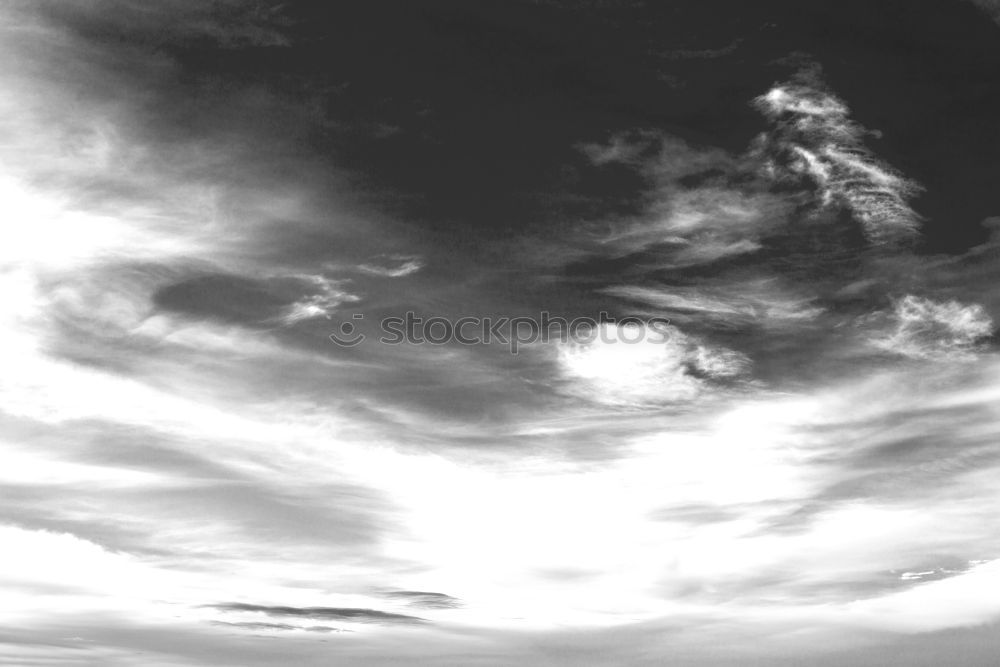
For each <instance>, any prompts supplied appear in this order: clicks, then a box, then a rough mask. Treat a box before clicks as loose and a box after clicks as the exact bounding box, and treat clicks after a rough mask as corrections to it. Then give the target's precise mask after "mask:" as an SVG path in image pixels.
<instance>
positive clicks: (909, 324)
mask: <svg viewBox="0 0 1000 667" xmlns="http://www.w3.org/2000/svg"><path fill="white" fill-rule="evenodd" d="M876 317H879V316H876ZM869 319H872V318H869ZM889 323H890V325H889V326H890V327H891V328H890V330H889V331H887V332H886V333H884V334H882V335H880V336H878V337H876V338H874V339H873V343H874V344H875V345H876V346H877V347H879V348H881V349H883V350H886V351H888V352H892V353H894V354H900V355H903V356H907V357H913V358H918V359H933V358H941V357H956V356H963V355H968V354H969V353H971V352H972V351H974V349H975V345H976V344H977V343H978V342H980V341H981V340H982V339H983V338H985V337H987V336H989V335H990V334H991V333H992V332H993V320H992V319H991V318H990V316H989V315H988V314H987V313H986V311H985V310H984V309H983V307H982V306H980V305H978V304H971V305H964V304H961V303H959V302H958V301H944V302H938V301H934V300H932V299H927V298H924V297H919V296H914V295H907V296H905V297H903V298H902V299H899V300H898V301H896V302H895V304H894V307H893V312H892V314H891V315H890V316H889Z"/></svg>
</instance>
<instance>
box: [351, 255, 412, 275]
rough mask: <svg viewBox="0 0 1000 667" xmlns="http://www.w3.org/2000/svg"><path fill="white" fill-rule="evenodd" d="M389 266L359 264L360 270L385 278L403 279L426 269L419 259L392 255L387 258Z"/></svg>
mask: <svg viewBox="0 0 1000 667" xmlns="http://www.w3.org/2000/svg"><path fill="white" fill-rule="evenodd" d="M385 259H386V260H389V262H390V263H389V264H388V265H387V264H385V263H382V264H359V265H358V270H360V271H363V272H364V273H369V274H371V275H375V276H382V277H385V278H402V277H404V276H408V275H410V274H412V273H416V272H417V271H419V270H420V269H422V268H423V267H424V264H423V262H422V261H421V260H420V259H419V258H417V257H411V256H406V255H392V256H389V257H386V258H385Z"/></svg>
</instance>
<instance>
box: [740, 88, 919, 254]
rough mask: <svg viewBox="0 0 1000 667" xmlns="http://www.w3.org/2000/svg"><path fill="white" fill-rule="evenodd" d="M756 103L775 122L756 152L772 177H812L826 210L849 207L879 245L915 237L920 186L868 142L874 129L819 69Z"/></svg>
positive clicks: (763, 137)
mask: <svg viewBox="0 0 1000 667" xmlns="http://www.w3.org/2000/svg"><path fill="white" fill-rule="evenodd" d="M754 104H755V106H756V107H757V108H758V109H759V110H760V111H761V113H763V114H764V116H765V117H767V118H768V119H769V120H770V121H771V122H772V123H773V124H774V129H773V130H772V131H771V132H768V133H765V134H762V135H761V136H760V137H759V138H758V139H757V142H756V146H755V147H754V149H753V154H755V155H756V156H757V157H758V159H760V160H761V161H762V162H763V167H762V169H763V170H764V172H763V173H764V174H765V176H766V177H767V178H771V179H775V180H776V181H778V182H781V181H790V182H793V183H794V182H796V181H797V180H799V179H802V178H805V179H808V181H809V182H811V183H812V185H813V186H815V188H816V189H817V192H818V194H819V198H820V204H821V205H822V206H824V207H830V206H842V207H844V208H846V209H847V210H848V211H850V212H851V214H852V215H853V216H855V218H856V219H857V220H858V221H859V222H860V223H861V225H862V226H863V228H864V230H865V233H866V235H867V236H868V238H869V239H870V240H871V241H872V242H874V243H883V242H887V241H891V240H894V239H899V238H901V237H906V236H909V235H912V234H913V232H915V230H916V228H917V225H918V223H919V222H920V216H919V215H918V214H917V213H916V212H915V211H914V210H913V209H912V208H911V207H910V205H909V199H911V198H912V197H913V196H914V195H916V194H917V193H918V192H919V191H920V188H919V186H918V185H917V184H916V183H914V182H913V181H910V180H909V179H907V178H905V177H904V176H902V175H901V174H900V173H898V172H897V171H896V170H895V169H893V168H892V167H891V166H889V165H888V164H886V163H884V162H883V161H882V160H880V159H879V158H877V157H876V156H875V154H874V153H872V151H871V150H869V149H868V148H867V147H866V146H865V145H864V137H865V135H866V134H868V132H867V130H865V128H863V127H862V126H860V125H858V124H857V123H855V122H854V121H852V120H851V119H850V117H849V109H848V107H847V105H846V104H845V103H844V102H843V101H842V100H841V99H839V98H838V97H837V96H836V95H834V94H833V93H831V92H830V91H829V90H827V88H826V86H825V85H824V84H823V83H822V82H821V80H820V79H819V75H818V74H817V72H816V71H815V69H806V70H803V71H801V72H799V74H798V75H797V77H796V78H795V79H793V80H792V81H790V82H786V83H780V84H776V85H775V86H774V87H773V88H771V90H769V91H768V92H767V93H765V94H764V95H761V96H760V97H758V98H756V99H755V100H754Z"/></svg>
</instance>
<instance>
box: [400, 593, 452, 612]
mask: <svg viewBox="0 0 1000 667" xmlns="http://www.w3.org/2000/svg"><path fill="white" fill-rule="evenodd" d="M382 595H383V596H384V597H386V598H389V599H390V600H404V601H406V603H407V604H408V605H409V606H411V607H423V608H425V609H457V608H459V607H461V606H462V602H461V600H459V599H458V598H453V597H452V596H450V595H445V594H444V593H428V592H425V591H389V592H387V593H383V594H382Z"/></svg>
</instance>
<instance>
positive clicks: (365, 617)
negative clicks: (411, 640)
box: [208, 602, 426, 625]
mask: <svg viewBox="0 0 1000 667" xmlns="http://www.w3.org/2000/svg"><path fill="white" fill-rule="evenodd" d="M208 606H210V607H212V608H213V609H218V610H219V611H234V612H237V611H238V612H251V613H261V614H267V615H268V616H296V617H301V618H315V619H325V620H338V621H351V622H355V623H378V624H384V625H393V624H412V623H425V622H426V620H425V619H423V618H419V617H417V616H408V615H406V614H394V613H391V612H387V611H379V610H377V609H355V608H352V607H279V606H268V605H257V604H245V603H241V602H227V603H223V604H215V605H208Z"/></svg>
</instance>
